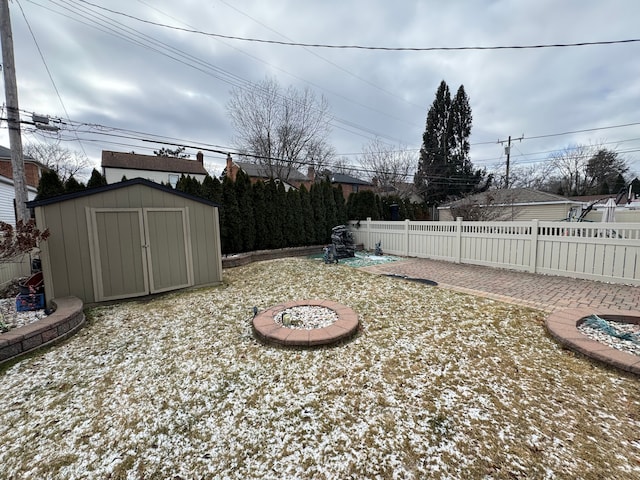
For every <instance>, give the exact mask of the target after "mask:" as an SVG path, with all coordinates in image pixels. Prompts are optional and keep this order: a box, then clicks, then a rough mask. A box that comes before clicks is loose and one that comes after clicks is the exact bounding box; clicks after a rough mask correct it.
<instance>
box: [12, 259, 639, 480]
mask: <svg viewBox="0 0 640 480" xmlns="http://www.w3.org/2000/svg"><path fill="white" fill-rule="evenodd" d="M224 275H225V278H224V285H222V286H219V287H213V288H204V289H198V290H194V291H189V292H180V293H173V294H169V295H164V296H162V297H159V298H154V299H151V300H144V301H133V302H126V303H122V304H120V305H112V306H102V307H97V308H94V309H92V310H90V311H88V317H89V319H88V324H87V325H86V326H85V327H84V328H83V329H82V330H81V331H80V332H79V333H78V334H76V335H75V336H74V337H72V338H71V339H70V340H68V341H67V342H65V343H64V344H61V345H58V346H55V347H53V348H50V349H48V350H46V351H45V352H44V353H40V354H37V355H34V356H32V357H30V358H27V359H24V360H22V361H20V362H18V363H16V364H14V365H12V366H11V367H9V368H6V369H4V371H1V372H0V441H1V443H0V445H1V449H0V478H3V479H4V478H7V479H20V480H22V479H44V478H56V479H57V478H64V479H72V478H83V479H84V478H98V479H106V478H109V479H119V478H131V479H139V478H140V479H142V478H175V479H179V478H182V479H200V478H207V479H208V478H237V479H265V478H274V479H276V478H277V479H282V478H287V479H292V478H301V479H302V478H310V479H335V478H354V479H355V478H357V479H360V478H380V479H386V478H403V479H404V478H589V479H596V478H618V479H620V478H639V477H640V381H639V380H638V379H637V378H634V377H632V376H630V375H626V374H623V373H619V372H617V371H614V370H610V369H607V368H605V367H601V366H597V365H594V364H593V363H591V362H589V361H588V360H585V359H583V358H580V357H577V356H575V355H574V354H572V353H571V352H569V351H566V350H563V349H561V348H560V347H559V346H558V345H557V344H556V343H555V342H554V341H553V340H551V339H550V338H549V337H548V336H547V334H546V333H545V329H544V326H543V319H544V315H543V313H541V312H538V311H535V310H531V309H527V308H523V307H518V306H513V305H507V304H502V303H499V302H496V301H492V300H487V299H483V298H478V297H474V296H469V295H463V294H459V293H454V292H451V291H447V290H444V289H440V288H434V287H429V286H426V285H423V284H419V283H414V282H407V281H403V280H398V279H393V278H388V277H381V276H375V275H372V274H369V273H366V272H362V271H359V270H356V269H352V268H349V267H346V266H343V265H324V264H323V263H322V262H318V261H310V260H305V259H285V260H274V261H268V262H261V263H256V264H252V265H248V266H246V267H240V268H236V269H231V270H225V272H224ZM305 298H326V299H330V300H334V301H337V302H340V303H343V304H345V305H348V306H350V307H351V308H353V309H354V310H355V311H356V312H358V314H359V315H360V320H361V323H362V331H361V332H360V334H359V335H358V336H357V337H356V338H355V339H354V340H352V341H351V342H349V343H347V344H345V345H342V346H338V347H333V348H326V349H319V350H302V351H298V350H282V349H277V348H274V347H267V346H264V345H262V344H260V343H258V342H257V341H256V340H254V338H253V336H252V332H251V324H250V320H251V317H252V308H253V306H254V305H256V306H258V308H259V309H260V310H262V309H265V308H267V307H269V306H272V305H274V304H276V303H278V302H282V301H286V300H295V299H305Z"/></svg>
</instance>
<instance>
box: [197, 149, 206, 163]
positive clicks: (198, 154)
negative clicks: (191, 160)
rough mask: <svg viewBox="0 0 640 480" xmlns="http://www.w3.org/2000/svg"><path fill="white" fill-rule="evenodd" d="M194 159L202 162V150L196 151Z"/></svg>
mask: <svg viewBox="0 0 640 480" xmlns="http://www.w3.org/2000/svg"><path fill="white" fill-rule="evenodd" d="M196 160H197V161H198V162H199V163H204V155H203V154H202V152H198V153H196Z"/></svg>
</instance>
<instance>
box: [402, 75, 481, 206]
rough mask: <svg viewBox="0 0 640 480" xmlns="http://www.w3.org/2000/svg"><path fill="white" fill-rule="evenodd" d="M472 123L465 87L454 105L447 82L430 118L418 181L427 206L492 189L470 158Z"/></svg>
mask: <svg viewBox="0 0 640 480" xmlns="http://www.w3.org/2000/svg"><path fill="white" fill-rule="evenodd" d="M471 120H472V116H471V107H470V105H469V98H468V97H467V94H466V92H465V90H464V86H462V85H461V86H460V88H459V89H458V91H457V93H456V96H455V97H454V99H453V101H452V100H451V94H450V91H449V87H448V85H447V84H446V82H445V81H444V80H443V81H442V82H441V83H440V86H439V87H438V90H437V92H436V98H435V100H434V101H433V104H432V105H431V108H430V109H429V112H428V114H427V123H426V128H425V132H424V134H423V135H422V146H421V148H420V160H419V162H418V171H417V172H416V175H415V178H414V183H415V184H416V186H417V187H418V188H419V190H420V192H421V193H422V195H423V197H424V199H425V202H426V203H427V204H430V205H437V204H439V203H441V202H442V201H444V200H446V199H447V198H449V197H460V196H463V195H465V194H468V193H472V192H477V191H481V190H483V189H486V188H488V182H487V183H485V184H483V180H484V179H485V177H486V172H485V171H483V170H474V169H473V165H472V163H471V160H470V158H469V136H470V135H471Z"/></svg>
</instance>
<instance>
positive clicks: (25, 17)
mask: <svg viewBox="0 0 640 480" xmlns="http://www.w3.org/2000/svg"><path fill="white" fill-rule="evenodd" d="M16 1H17V3H18V7H19V8H20V12H22V18H24V23H26V24H27V28H28V29H29V33H31V38H33V43H34V44H35V45H36V49H37V50H38V53H39V54H40V59H41V60H42V63H43V65H44V68H45V70H46V71H47V75H49V80H51V84H52V85H53V89H54V90H55V92H56V95H57V96H58V100H59V101H60V105H62V110H64V113H65V115H66V116H67V118H69V112H67V107H66V106H65V104H64V102H63V101H62V96H61V95H60V91H59V90H58V86H57V85H56V82H55V81H54V79H53V75H52V74H51V70H49V65H47V61H46V60H45V58H44V54H43V53H42V50H41V49H40V45H39V44H38V40H37V39H36V35H35V33H34V32H33V29H32V28H31V24H30V23H29V20H27V15H26V14H25V13H24V10H23V8H22V5H21V4H20V0H16ZM78 143H79V144H80V148H81V149H82V153H84V156H85V157H86V156H87V152H86V151H85V149H84V145H82V142H81V141H80V139H78Z"/></svg>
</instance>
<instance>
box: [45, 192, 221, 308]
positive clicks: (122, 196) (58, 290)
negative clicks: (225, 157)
mask: <svg viewBox="0 0 640 480" xmlns="http://www.w3.org/2000/svg"><path fill="white" fill-rule="evenodd" d="M185 207H186V211H187V212H188V221H187V224H188V226H189V231H188V238H189V239H190V243H189V245H187V246H188V248H189V249H190V251H191V253H192V264H193V270H192V273H191V275H192V278H193V284H195V285H206V284H215V283H219V282H220V281H221V280H222V259H221V254H220V242H219V231H218V229H219V224H218V211H217V210H218V209H217V208H215V207H212V206H211V205H206V204H203V203H200V202H198V201H195V200H191V199H189V198H185V197H181V196H179V195H175V194H173V193H171V192H168V191H162V190H159V189H157V188H150V187H148V186H146V185H143V184H134V185H129V186H126V187H123V188H119V189H114V190H109V191H105V192H99V193H96V194H93V195H84V196H80V197H78V198H74V199H69V200H66V201H62V202H59V203H51V204H48V205H44V206H40V207H36V220H37V223H38V226H39V228H49V231H50V233H51V236H50V237H49V239H48V240H47V241H46V242H44V243H43V245H42V263H43V271H44V279H45V291H46V295H47V300H51V299H52V298H56V297H64V296H68V295H73V296H77V297H79V298H81V299H82V300H83V301H84V302H85V303H92V302H95V301H97V300H96V298H95V295H94V274H93V273H92V272H93V270H92V266H91V252H90V249H89V233H88V223H87V212H86V209H87V208H88V209H96V208H109V209H113V208H122V209H126V208H185ZM114 233H115V232H114ZM173 240H175V239H173ZM173 240H171V241H173ZM116 268H117V267H116ZM179 274H180V275H182V274H184V272H181V273H179ZM163 281H164V280H163Z"/></svg>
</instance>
